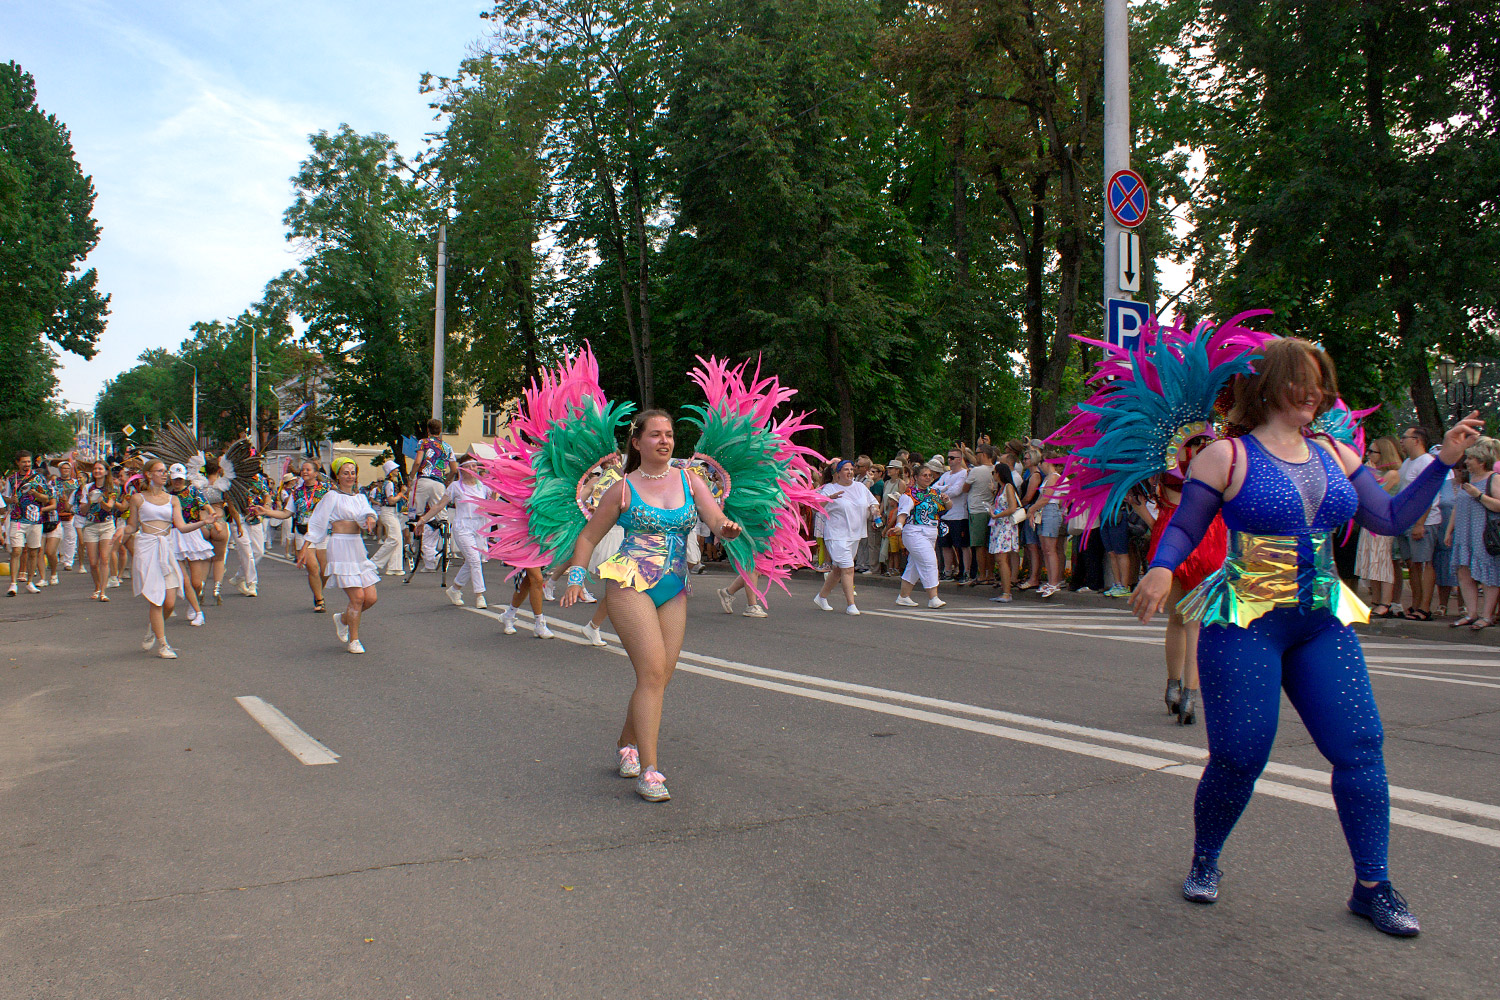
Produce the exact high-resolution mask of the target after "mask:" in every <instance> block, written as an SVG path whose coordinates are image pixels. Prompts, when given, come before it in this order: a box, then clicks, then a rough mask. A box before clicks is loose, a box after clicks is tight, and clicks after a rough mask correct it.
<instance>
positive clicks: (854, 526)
mask: <svg viewBox="0 0 1500 1000" xmlns="http://www.w3.org/2000/svg"><path fill="white" fill-rule="evenodd" d="M818 492H819V493H821V494H823V495H824V496H825V497H830V498H831V499H830V500H829V501H828V503H827V504H825V505H824V507H823V537H824V538H828V539H833V540H835V541H846V542H852V541H856V540H858V539H861V538H863V537H865V535H866V534H868V533H869V532H868V531H867V529H866V525H867V523H868V521H869V519H870V508H871V507H872V506H874V505H875V494H873V493H871V492H870V488H869V487H868V486H866V485H865V484H864V483H862V482H860V481H859V480H857V479H856V480H855V481H854V482H852V483H850V484H849V485H848V486H840V485H839V484H838V483H829V484H828V485H827V486H824V487H823V488H822V489H820V490H818Z"/></svg>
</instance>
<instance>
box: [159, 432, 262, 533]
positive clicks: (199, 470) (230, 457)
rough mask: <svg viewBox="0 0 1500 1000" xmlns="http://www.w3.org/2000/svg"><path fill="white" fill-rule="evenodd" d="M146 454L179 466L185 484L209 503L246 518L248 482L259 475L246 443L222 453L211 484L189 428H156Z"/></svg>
mask: <svg viewBox="0 0 1500 1000" xmlns="http://www.w3.org/2000/svg"><path fill="white" fill-rule="evenodd" d="M146 454H148V455H151V456H153V457H155V458H159V459H161V460H162V461H163V462H166V463H167V464H168V465H174V464H178V465H182V466H183V467H184V468H186V469H187V471H188V482H190V483H192V484H193V485H194V486H196V487H198V488H199V489H200V490H203V491H204V493H205V494H206V495H207V498H208V500H209V501H210V502H211V503H219V502H220V500H222V501H223V502H224V503H227V504H228V505H229V506H230V507H231V508H233V509H234V512H235V513H236V514H238V515H240V516H241V517H244V516H245V513H246V511H247V510H248V509H249V507H250V484H251V481H252V480H254V479H255V477H256V476H257V475H259V474H260V472H261V463H260V456H259V455H256V454H254V453H253V452H252V450H251V447H250V442H249V441H247V440H245V439H243V438H241V439H240V440H238V441H236V442H234V443H233V444H231V445H230V446H229V447H228V448H226V449H225V450H224V454H222V455H220V456H219V474H218V475H217V476H215V477H214V478H213V479H212V480H210V479H209V478H208V477H207V476H205V475H204V466H205V465H206V464H207V462H208V457H207V456H206V455H204V454H203V452H201V451H199V450H198V442H197V440H196V439H195V438H194V437H193V431H192V428H190V427H188V426H187V425H186V424H184V423H183V422H182V421H181V420H172V421H169V422H168V423H167V424H166V425H165V426H163V427H160V428H158V429H157V432H156V437H155V438H154V439H153V440H152V441H151V444H150V445H148V446H147V447H146ZM216 494H217V495H216Z"/></svg>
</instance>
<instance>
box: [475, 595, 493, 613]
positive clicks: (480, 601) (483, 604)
mask: <svg viewBox="0 0 1500 1000" xmlns="http://www.w3.org/2000/svg"><path fill="white" fill-rule="evenodd" d="M489 606H490V604H489V602H488V601H486V600H485V599H484V595H483V594H475V595H474V607H476V608H478V609H479V610H480V611H483V610H484V609H485V608H487V607H489Z"/></svg>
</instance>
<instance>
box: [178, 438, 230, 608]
mask: <svg viewBox="0 0 1500 1000" xmlns="http://www.w3.org/2000/svg"><path fill="white" fill-rule="evenodd" d="M167 476H168V478H169V479H170V480H171V486H170V487H169V489H168V492H169V493H171V494H172V496H173V498H174V499H175V500H176V501H177V506H178V507H179V508H180V509H181V510H182V516H183V517H184V518H189V517H191V518H193V519H194V522H195V523H200V524H203V525H205V526H207V525H213V524H216V523H218V510H217V509H216V508H215V507H214V506H213V504H211V503H209V502H208V498H207V497H206V496H204V495H203V491H202V490H200V489H199V488H198V487H196V486H193V485H192V484H190V483H189V482H188V481H187V468H186V467H185V466H183V465H181V464H177V465H173V466H172V467H171V468H170V469H168V470H167ZM207 535H208V532H207V531H199V530H193V531H184V530H182V529H181V528H178V529H174V530H173V532H172V544H173V545H174V546H175V547H176V549H177V562H178V563H179V564H180V565H181V566H182V588H183V593H184V595H185V596H186V597H187V602H188V606H189V607H191V608H192V609H193V613H192V615H190V616H189V617H188V624H189V625H204V624H206V622H207V620H206V619H205V618H204V617H203V581H205V580H207V579H208V568H209V564H210V563H211V562H212V561H213V558H214V545H213V542H212V541H210V540H209V539H208V537H207Z"/></svg>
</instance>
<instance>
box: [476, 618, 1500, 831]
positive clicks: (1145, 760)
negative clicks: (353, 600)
mask: <svg viewBox="0 0 1500 1000" xmlns="http://www.w3.org/2000/svg"><path fill="white" fill-rule="evenodd" d="M465 610H468V611H472V612H474V613H475V614H480V615H486V616H487V617H490V618H495V619H499V618H500V617H501V616H500V614H498V613H496V612H493V611H485V610H480V609H478V608H466V609H465ZM521 614H522V615H526V616H527V617H530V613H529V612H525V611H523V612H521ZM548 624H549V625H550V626H552V627H553V628H561V629H566V630H568V631H573V632H581V631H582V626H580V625H574V624H573V623H572V622H568V621H562V620H557V619H549V620H548ZM603 634H604V636H605V637H606V638H608V639H612V640H614V641H613V642H611V643H610V644H609V645H608V646H605V647H594V648H598V649H600V650H601V652H603V651H607V652H610V653H613V654H614V655H616V656H625V655H626V653H625V650H624V649H623V648H622V647H621V646H620V645H618V643H619V637H618V636H616V635H614V634H613V633H610V632H605V633H603ZM559 638H564V639H568V640H569V641H573V642H576V643H580V644H583V645H588V643H587V642H586V641H585V640H582V639H573V638H572V637H571V636H559ZM684 661H689V662H684ZM677 669H679V670H682V671H684V672H686V673H692V674H698V675H699V676H703V677H710V678H713V679H715V680H723V681H729V682H730V683H733V684H742V685H745V686H748V687H755V688H761V689H763V690H768V691H776V692H780V693H783V694H790V695H795V696H797V697H800V698H808V699H812V700H815V701H824V702H829V703H832V704H838V705H845V706H848V707H851V708H860V709H863V710H865V711H870V712H877V713H880V714H883V715H893V716H899V717H901V718H906V719H911V720H913V721H918V722H927V723H931V724H933V725H939V726H945V727H947V728H950V729H960V730H966V731H968V732H974V733H982V734H985V735H989V736H998V737H1000V738H1002V739H1006V740H1011V741H1013V742H1017V743H1026V744H1030V745H1033V746H1041V747H1046V748H1048V749H1053V750H1061V751H1064V752H1067V753H1074V754H1078V755H1080V756H1085V757H1093V758H1096V759H1099V760H1107V761H1111V762H1113V763H1117V764H1123V765H1125V766H1128V767H1136V768H1139V769H1141V770H1143V771H1154V772H1157V773H1161V774H1173V775H1177V776H1179V777H1187V778H1192V779H1193V780H1195V781H1196V780H1197V779H1198V778H1199V777H1201V775H1202V773H1203V767H1202V765H1201V764H1185V763H1182V762H1181V761H1180V760H1174V759H1172V758H1168V757H1162V756H1158V755H1156V754H1148V753H1141V752H1137V751H1138V750H1154V751H1157V753H1158V754H1160V753H1169V754H1172V755H1173V757H1177V758H1182V757H1186V758H1187V759H1189V760H1195V761H1202V760H1206V759H1207V756H1208V755H1207V753H1206V751H1204V750H1203V749H1201V748H1199V747H1195V746H1191V745H1189V744H1182V743H1171V742H1169V741H1166V740H1156V739H1151V738H1149V737H1143V736H1135V735H1133V734H1130V733H1118V732H1113V731H1110V730H1104V729H1095V728H1092V727H1088V726H1078V725H1074V724H1072V723H1067V722H1059V721H1056V720H1053V719H1043V718H1040V717H1036V716H1028V715H1021V714H1019V713H1015V712H1005V711H1001V710H998V709H991V708H984V707H983V706H979V705H968V704H965V703H963V702H954V701H947V700H945V699H940V698H929V697H926V696H924V695H917V694H910V693H908V692H905V691H894V690H890V689H887V688H877V687H870V686H868V685H863V684H854V683H850V682H847V681H837V680H832V679H830V678H826V677H818V676H815V675H811V674H798V673H794V672H791V671H786V670H776V669H773V668H771V667H760V666H756V665H753V664H748V663H739V662H735V661H732V660H724V659H720V658H718V657H713V656H706V655H704V654H701V653H692V652H683V654H682V656H681V658H680V659H679V660H678V664H677ZM772 678H776V679H772ZM786 681H796V682H798V683H786ZM820 689H828V690H820ZM844 692H849V693H844ZM856 693H857V694H867V695H871V696H874V697H878V698H884V699H888V700H885V701H875V700H873V698H871V697H856V696H855V695H856ZM896 702H902V703H905V704H896ZM907 705H920V706H928V707H934V708H938V707H940V708H944V709H947V710H949V711H950V712H958V713H962V715H971V716H978V717H979V718H980V719H994V720H997V721H1004V722H1010V723H1012V724H1013V725H1009V726H1001V725H996V724H994V723H993V722H985V721H978V720H977V719H968V718H962V717H960V716H959V715H952V714H945V713H942V712H934V711H927V710H925V708H909V707H907ZM1016 725H1023V726H1028V727H1031V729H1038V730H1043V731H1042V732H1032V731H1030V730H1027V729H1017V728H1015V726H1016ZM1052 733H1066V734H1068V736H1059V735H1051V734H1052ZM1071 736H1079V737H1089V738H1092V739H1094V740H1100V741H1103V742H1108V743H1115V744H1119V745H1122V746H1127V747H1135V748H1136V750H1122V749H1117V748H1116V747H1111V746H1101V745H1100V744H1099V743H1093V742H1088V741H1086V740H1084V739H1072V738H1069V737H1071ZM1266 773H1267V774H1271V775H1275V776H1277V777H1282V778H1290V779H1292V780H1298V781H1307V782H1314V783H1317V784H1319V785H1321V786H1322V787H1323V788H1326V787H1327V785H1328V783H1329V780H1330V775H1329V774H1328V773H1327V772H1324V771H1318V770H1314V769H1312V768H1304V767H1297V766H1294V765H1290V764H1278V763H1274V762H1273V763H1270V764H1268V765H1267V767H1266ZM1256 788H1257V790H1258V791H1260V792H1261V793H1262V794H1265V795H1268V796H1271V797H1273V798H1280V799H1285V800H1288V801H1292V802H1300V803H1303V804H1307V805H1313V806H1317V807H1319V808H1323V809H1333V808H1334V803H1333V796H1332V795H1331V794H1329V793H1328V792H1327V791H1323V790H1321V789H1312V788H1304V787H1301V786H1298V785H1288V784H1285V783H1283V782H1279V781H1271V780H1268V779H1266V778H1262V779H1260V781H1258V782H1257V783H1256ZM1390 794H1391V799H1392V801H1396V802H1405V803H1409V804H1412V805H1425V806H1428V807H1431V808H1438V809H1445V810H1448V811H1450V812H1455V813H1460V814H1462V815H1467V816H1473V817H1475V818H1484V819H1490V820H1496V821H1500V806H1496V805H1491V804H1490V803H1487V802H1474V801H1470V800H1468V799H1460V798H1456V797H1453V796H1447V795H1440V794H1437V793H1434V792H1426V791H1422V790H1419V789H1408V788H1402V787H1400V786H1395V785H1393V786H1391V789H1390ZM1391 822H1392V823H1394V824H1396V825H1397V826H1405V827H1408V828H1410V829H1416V830H1424V831H1427V832H1429V833H1437V834H1440V835H1442V836H1446V837H1451V838H1453V839H1457V840H1466V841H1470V842H1472V843H1477V844H1484V845H1486V846H1490V847H1500V830H1496V829H1493V828H1490V827H1485V826H1478V825H1476V824H1472V823H1464V822H1461V821H1459V820H1454V819H1449V818H1446V817H1440V816H1432V815H1429V814H1427V813H1419V812H1414V811H1412V810H1408V809H1397V808H1393V809H1392V810H1391Z"/></svg>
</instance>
